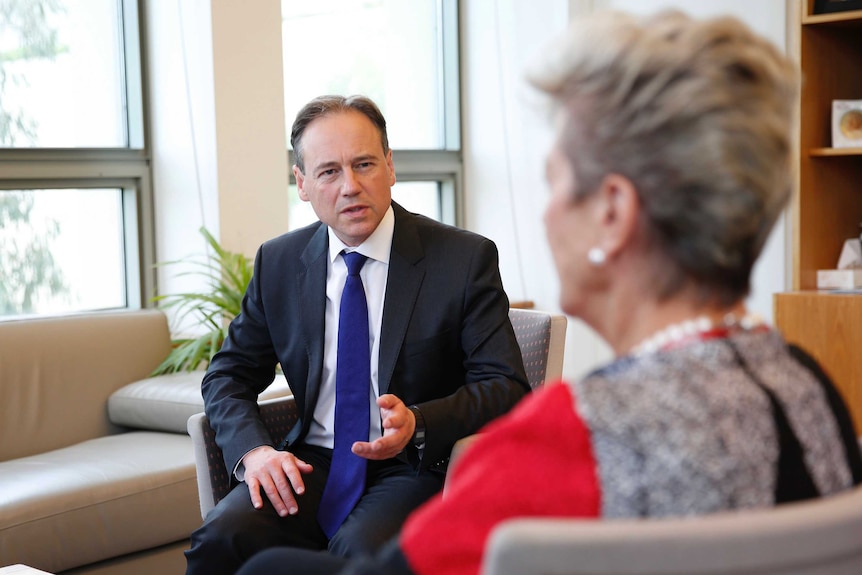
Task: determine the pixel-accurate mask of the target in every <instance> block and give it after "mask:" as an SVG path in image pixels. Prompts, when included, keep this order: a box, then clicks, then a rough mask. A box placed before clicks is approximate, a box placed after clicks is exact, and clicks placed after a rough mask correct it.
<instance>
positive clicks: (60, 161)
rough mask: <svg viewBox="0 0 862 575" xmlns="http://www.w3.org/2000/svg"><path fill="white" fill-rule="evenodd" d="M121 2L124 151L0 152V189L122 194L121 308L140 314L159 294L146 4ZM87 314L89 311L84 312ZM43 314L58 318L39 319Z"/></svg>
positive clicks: (129, 0)
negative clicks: (117, 191) (102, 190)
mask: <svg viewBox="0 0 862 575" xmlns="http://www.w3.org/2000/svg"><path fill="white" fill-rule="evenodd" d="M118 3H119V5H118V8H119V11H120V20H121V21H120V22H119V25H120V28H121V33H122V35H123V48H124V54H123V61H122V67H123V69H122V71H123V78H124V92H123V100H124V101H123V107H124V109H125V110H126V131H127V133H126V138H127V142H128V143H127V145H126V147H122V148H120V147H117V148H8V147H0V190H22V191H27V190H41V189H66V188H69V189H87V188H115V189H120V190H121V203H122V220H123V221H122V226H123V239H122V241H123V244H124V245H123V252H124V254H125V277H124V284H125V292H126V293H125V298H124V299H125V302H126V304H125V308H123V309H141V308H144V307H152V306H153V305H154V304H153V303H152V299H153V297H154V296H155V295H156V294H155V286H156V270H155V263H156V256H155V215H154V208H153V189H152V172H151V153H150V147H149V137H148V130H149V126H148V121H147V117H148V114H147V99H146V93H147V92H146V87H147V77H146V66H145V61H146V60H145V55H146V51H145V44H144V41H143V38H145V37H146V30H145V22H146V19H145V17H144V16H145V14H144V3H145V2H144V0H118ZM94 265H98V263H96V264H94ZM86 311H90V310H82V312H86ZM73 313H74V312H73ZM41 315H54V314H37V315H36V316H35V317H38V316H41ZM16 317H18V316H9V317H8V318H0V320H2V319H14V318H16Z"/></svg>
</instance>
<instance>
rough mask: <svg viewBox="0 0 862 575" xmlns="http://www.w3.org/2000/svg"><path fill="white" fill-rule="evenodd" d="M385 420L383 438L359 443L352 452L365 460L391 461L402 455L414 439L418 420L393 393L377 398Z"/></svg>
mask: <svg viewBox="0 0 862 575" xmlns="http://www.w3.org/2000/svg"><path fill="white" fill-rule="evenodd" d="M377 405H378V406H379V407H380V415H381V416H382V418H383V437H381V438H379V439H375V440H374V441H372V442H370V443H369V442H367V441H357V442H356V443H354V444H353V448H352V451H353V453H355V454H356V455H358V456H359V457H364V458H365V459H377V460H379V459H391V458H393V457H395V456H396V455H398V454H399V453H401V451H402V450H403V449H404V448H405V447H406V446H407V444H408V443H410V440H411V439H412V438H413V431H414V430H415V429H416V418H415V417H414V416H413V412H412V411H410V410H409V409H408V408H407V406H406V405H404V402H403V401H401V400H400V399H398V398H397V397H396V396H394V395H392V394H391V393H387V394H385V395H381V396H380V397H378V398H377Z"/></svg>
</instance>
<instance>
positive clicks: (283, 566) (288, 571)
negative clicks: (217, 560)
mask: <svg viewBox="0 0 862 575" xmlns="http://www.w3.org/2000/svg"><path fill="white" fill-rule="evenodd" d="M336 574H337V575H414V573H413V571H412V570H411V569H410V566H409V565H408V563H407V559H406V558H405V557H404V554H403V553H401V549H400V548H399V547H398V540H397V538H395V539H392V540H391V541H390V542H389V543H387V544H386V545H385V546H384V547H383V549H382V550H381V551H380V552H379V553H378V554H377V555H375V556H373V557H355V558H352V559H347V558H344V557H336V556H335V555H332V554H330V553H326V552H324V551H309V550H307V549H294V548H289V547H273V548H272V549H266V550H265V551H261V552H260V553H258V554H257V555H255V556H254V557H252V558H251V559H250V560H249V561H248V562H246V564H245V565H243V566H242V568H241V569H240V570H239V571H238V572H237V575H336Z"/></svg>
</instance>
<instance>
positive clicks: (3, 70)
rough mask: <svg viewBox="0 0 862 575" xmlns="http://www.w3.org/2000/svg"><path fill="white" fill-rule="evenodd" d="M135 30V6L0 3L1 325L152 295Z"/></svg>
mask: <svg viewBox="0 0 862 575" xmlns="http://www.w3.org/2000/svg"><path fill="white" fill-rule="evenodd" d="M138 21H139V13H138V2H137V0H7V1H5V2H2V3H0V274H2V280H0V318H8V317H10V316H25V315H42V314H58V313H70V312H78V311H88V310H98V309H111V308H123V307H133V308H134V307H141V306H142V305H143V304H144V303H145V302H146V301H147V300H148V298H149V297H151V295H152V294H151V289H152V288H147V287H146V286H152V285H153V281H152V277H153V274H152V264H153V257H154V256H153V250H152V248H151V247H150V246H151V245H152V228H153V226H152V214H151V207H150V206H151V204H152V200H151V190H150V184H149V182H150V177H149V167H148V164H149V161H148V160H149V158H148V152H147V150H146V146H145V138H144V122H143V98H142V90H141V86H142V77H141V76H142V74H141V65H140V62H141V59H140V41H139V38H140V34H139V25H138Z"/></svg>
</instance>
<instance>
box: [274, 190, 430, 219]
mask: <svg viewBox="0 0 862 575" xmlns="http://www.w3.org/2000/svg"><path fill="white" fill-rule="evenodd" d="M288 193H289V196H288V206H287V213H288V215H289V221H288V226H289V229H291V230H295V229H298V228H301V227H303V226H307V225H308V224H311V223H314V222H316V221H317V216H316V215H315V214H314V210H313V209H312V208H311V203H310V202H303V201H302V200H300V199H299V194H298V193H297V191H296V184H291V185H290V190H289V192H288ZM392 199H393V200H394V201H396V202H398V203H399V204H401V206H402V207H403V208H404V209H406V210H407V211H409V212H416V213H418V214H422V215H424V216H428V217H429V218H432V219H435V220H437V221H438V222H439V221H442V219H441V217H442V216H441V206H440V184H439V183H438V182H434V181H429V182H397V183H396V184H395V185H394V186H392Z"/></svg>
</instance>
